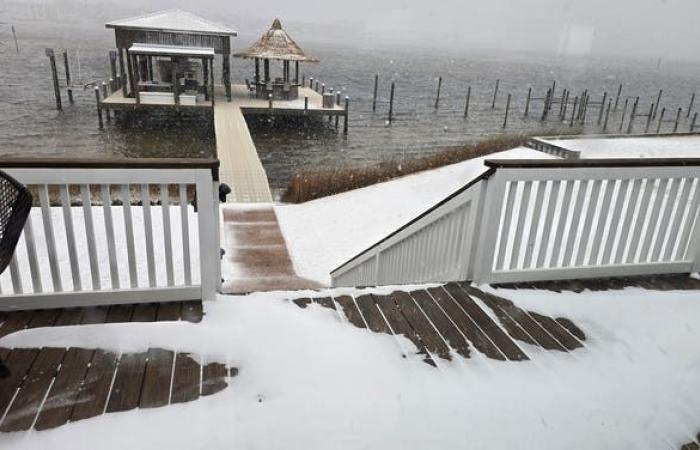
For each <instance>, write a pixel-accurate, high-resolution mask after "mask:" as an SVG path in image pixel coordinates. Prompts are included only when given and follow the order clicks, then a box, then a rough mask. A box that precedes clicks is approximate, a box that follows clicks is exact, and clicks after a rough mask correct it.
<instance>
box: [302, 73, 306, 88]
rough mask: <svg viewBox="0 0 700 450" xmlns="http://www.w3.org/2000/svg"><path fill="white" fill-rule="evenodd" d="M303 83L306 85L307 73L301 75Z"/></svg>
mask: <svg viewBox="0 0 700 450" xmlns="http://www.w3.org/2000/svg"><path fill="white" fill-rule="evenodd" d="M301 85H302V86H306V74H305V73H304V74H302V75H301Z"/></svg>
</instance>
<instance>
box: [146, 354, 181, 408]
mask: <svg viewBox="0 0 700 450" xmlns="http://www.w3.org/2000/svg"><path fill="white" fill-rule="evenodd" d="M174 357H175V353H174V352H172V351H169V350H164V349H162V348H152V349H149V350H148V353H147V362H146V371H145V373H144V376H143V385H142V388H141V400H140V407H141V408H158V407H161V406H165V405H167V404H168V403H170V381H171V379H172V372H173V358H174Z"/></svg>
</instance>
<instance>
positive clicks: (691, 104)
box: [685, 92, 695, 119]
mask: <svg viewBox="0 0 700 450" xmlns="http://www.w3.org/2000/svg"><path fill="white" fill-rule="evenodd" d="M694 103H695V92H693V95H691V96H690V104H689V105H688V113H687V114H686V116H685V118H686V119H687V118H689V117H690V112H691V110H692V109H693V104H694Z"/></svg>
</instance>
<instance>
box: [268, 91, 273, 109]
mask: <svg viewBox="0 0 700 450" xmlns="http://www.w3.org/2000/svg"><path fill="white" fill-rule="evenodd" d="M267 107H268V108H270V109H272V94H267Z"/></svg>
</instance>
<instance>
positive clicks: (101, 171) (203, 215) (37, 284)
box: [0, 159, 221, 310]
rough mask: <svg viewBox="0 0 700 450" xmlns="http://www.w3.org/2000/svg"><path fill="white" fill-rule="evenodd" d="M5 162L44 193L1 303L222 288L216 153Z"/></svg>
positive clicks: (72, 302)
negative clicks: (194, 156) (190, 156)
mask: <svg viewBox="0 0 700 450" xmlns="http://www.w3.org/2000/svg"><path fill="white" fill-rule="evenodd" d="M0 170H3V171H5V172H7V173H8V174H10V175H11V176H12V177H14V178H16V179H17V180H18V181H20V182H21V183H23V184H25V185H27V186H28V187H29V189H30V190H31V191H32V193H33V195H34V202H35V207H34V208H32V212H31V214H30V216H29V219H28V220H27V223H26V225H25V228H24V232H23V233H22V234H23V236H21V237H20V241H19V245H18V247H17V249H16V251H15V255H14V256H13V259H12V262H11V263H10V266H9V269H8V270H6V271H5V273H3V274H2V275H1V276H0V310H8V309H33V308H54V307H68V306H83V305H99V304H118V303H140V302H159V301H178V300H198V299H202V300H212V299H213V298H214V297H215V294H216V292H217V289H218V286H219V284H220V280H221V277H220V261H219V260H220V255H219V252H220V251H219V247H220V246H219V220H218V211H219V209H218V175H217V173H218V161H217V160H182V159H180V160H116V161H115V160H110V161H94V160H72V161H68V160H65V159H62V160H58V159H57V160H50V159H49V160H47V159H43V160H27V159H22V160H4V161H2V162H0ZM195 205H196V207H195Z"/></svg>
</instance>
